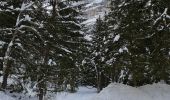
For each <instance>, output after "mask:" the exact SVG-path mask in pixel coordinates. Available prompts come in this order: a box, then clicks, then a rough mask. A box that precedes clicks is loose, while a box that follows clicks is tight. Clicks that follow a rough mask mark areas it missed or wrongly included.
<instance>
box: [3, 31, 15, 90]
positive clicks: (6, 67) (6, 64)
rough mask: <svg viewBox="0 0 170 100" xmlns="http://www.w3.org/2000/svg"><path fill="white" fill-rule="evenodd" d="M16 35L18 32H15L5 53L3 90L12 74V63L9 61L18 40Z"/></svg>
mask: <svg viewBox="0 0 170 100" xmlns="http://www.w3.org/2000/svg"><path fill="white" fill-rule="evenodd" d="M16 33H17V31H15V33H14V35H13V37H12V40H11V42H10V43H9V44H8V47H7V50H6V52H5V56H4V61H3V80H2V86H1V87H2V89H6V86H7V79H8V76H9V73H10V68H11V65H10V64H11V63H9V61H10V60H11V58H10V55H11V49H12V46H13V43H14V40H15V38H16Z"/></svg>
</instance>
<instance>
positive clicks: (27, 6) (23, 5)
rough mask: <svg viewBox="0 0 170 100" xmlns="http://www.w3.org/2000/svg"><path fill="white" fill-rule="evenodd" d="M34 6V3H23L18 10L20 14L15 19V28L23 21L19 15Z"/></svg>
mask: <svg viewBox="0 0 170 100" xmlns="http://www.w3.org/2000/svg"><path fill="white" fill-rule="evenodd" d="M33 4H34V2H30V3H29V4H26V3H25V2H23V3H22V5H21V8H20V13H19V15H18V17H17V21H16V25H15V26H16V27H18V25H19V24H20V23H21V22H22V21H23V19H20V17H21V14H22V13H23V11H25V10H26V9H28V8H30V7H31V6H32V5H33Z"/></svg>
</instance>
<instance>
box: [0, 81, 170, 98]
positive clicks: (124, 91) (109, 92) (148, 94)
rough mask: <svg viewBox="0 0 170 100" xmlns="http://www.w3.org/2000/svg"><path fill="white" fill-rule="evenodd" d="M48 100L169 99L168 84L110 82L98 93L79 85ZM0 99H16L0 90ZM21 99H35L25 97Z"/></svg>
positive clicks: (53, 95) (169, 88)
mask: <svg viewBox="0 0 170 100" xmlns="http://www.w3.org/2000/svg"><path fill="white" fill-rule="evenodd" d="M51 96H52V97H51V98H49V99H48V100H170V85H167V84H161V83H157V84H153V85H145V86H141V87H138V88H136V87H131V86H127V85H123V84H118V83H112V84H110V85H109V86H108V87H106V88H104V89H103V90H102V91H101V92H100V93H99V94H97V93H96V89H94V88H91V87H88V88H87V87H79V90H78V91H77V92H76V93H67V92H62V93H57V94H51ZM0 100H18V98H17V99H16V98H15V97H10V96H9V95H7V94H5V93H3V92H0ZM21 100H37V99H36V98H32V99H31V98H27V99H26V98H25V99H21Z"/></svg>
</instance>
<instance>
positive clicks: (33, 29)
mask: <svg viewBox="0 0 170 100" xmlns="http://www.w3.org/2000/svg"><path fill="white" fill-rule="evenodd" d="M22 29H28V30H30V31H33V32H34V33H35V34H36V35H37V36H38V37H39V38H40V39H41V40H42V41H43V42H45V40H44V39H43V38H42V36H41V34H40V33H39V31H37V29H35V28H34V27H31V26H27V25H21V26H20V27H19V28H18V30H22Z"/></svg>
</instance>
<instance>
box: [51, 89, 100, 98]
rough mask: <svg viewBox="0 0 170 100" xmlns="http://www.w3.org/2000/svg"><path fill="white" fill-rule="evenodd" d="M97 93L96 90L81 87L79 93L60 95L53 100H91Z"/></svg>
mask: <svg viewBox="0 0 170 100" xmlns="http://www.w3.org/2000/svg"><path fill="white" fill-rule="evenodd" d="M96 91H97V90H96V89H94V88H87V87H79V90H78V91H77V93H66V92H62V93H58V94H57V95H56V96H55V97H54V98H53V99H52V100H91V99H92V98H93V97H94V96H95V95H96V94H97V93H96Z"/></svg>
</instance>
